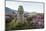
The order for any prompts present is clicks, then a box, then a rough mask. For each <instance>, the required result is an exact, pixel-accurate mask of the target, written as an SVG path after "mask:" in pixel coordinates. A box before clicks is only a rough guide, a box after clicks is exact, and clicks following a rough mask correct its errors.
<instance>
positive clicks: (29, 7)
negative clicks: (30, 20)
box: [6, 1, 43, 13]
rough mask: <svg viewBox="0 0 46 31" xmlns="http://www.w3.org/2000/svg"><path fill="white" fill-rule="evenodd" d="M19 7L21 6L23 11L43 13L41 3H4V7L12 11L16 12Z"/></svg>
mask: <svg viewBox="0 0 46 31" xmlns="http://www.w3.org/2000/svg"><path fill="white" fill-rule="evenodd" d="M19 5H22V6H23V8H24V11H27V12H37V13H43V3H32V2H14V1H6V7H8V8H11V9H14V10H18V7H19Z"/></svg>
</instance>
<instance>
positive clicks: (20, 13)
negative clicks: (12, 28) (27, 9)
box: [17, 6, 24, 23]
mask: <svg viewBox="0 0 46 31" xmlns="http://www.w3.org/2000/svg"><path fill="white" fill-rule="evenodd" d="M17 21H18V22H21V23H24V10H23V6H19V8H18V12H17Z"/></svg>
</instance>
